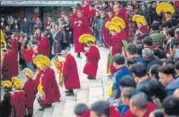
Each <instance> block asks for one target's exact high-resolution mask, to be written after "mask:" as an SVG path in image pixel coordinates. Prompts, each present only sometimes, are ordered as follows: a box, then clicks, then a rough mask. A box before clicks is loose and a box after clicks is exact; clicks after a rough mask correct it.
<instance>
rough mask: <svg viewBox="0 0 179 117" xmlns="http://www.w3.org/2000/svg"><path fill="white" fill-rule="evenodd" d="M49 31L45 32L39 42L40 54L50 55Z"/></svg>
mask: <svg viewBox="0 0 179 117" xmlns="http://www.w3.org/2000/svg"><path fill="white" fill-rule="evenodd" d="M46 34H47V33H44V34H43V37H42V40H41V41H40V42H39V44H38V45H37V51H38V53H39V54H42V55H45V56H48V57H49V55H50V43H49V40H48V38H47V35H46Z"/></svg>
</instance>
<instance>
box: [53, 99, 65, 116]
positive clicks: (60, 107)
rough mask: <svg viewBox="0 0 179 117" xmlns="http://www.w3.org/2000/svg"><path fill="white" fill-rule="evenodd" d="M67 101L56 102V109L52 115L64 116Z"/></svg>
mask: <svg viewBox="0 0 179 117" xmlns="http://www.w3.org/2000/svg"><path fill="white" fill-rule="evenodd" d="M64 105H65V102H56V103H54V111H53V114H52V117H62V115H63V111H64Z"/></svg>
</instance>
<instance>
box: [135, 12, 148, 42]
mask: <svg viewBox="0 0 179 117" xmlns="http://www.w3.org/2000/svg"><path fill="white" fill-rule="evenodd" d="M132 19H133V21H135V22H136V24H137V28H138V30H137V31H136V34H135V37H134V39H138V38H139V37H141V36H143V35H145V34H149V28H148V25H147V21H146V19H145V17H144V16H141V15H134V16H133V18H132Z"/></svg>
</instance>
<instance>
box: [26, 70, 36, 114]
mask: <svg viewBox="0 0 179 117" xmlns="http://www.w3.org/2000/svg"><path fill="white" fill-rule="evenodd" d="M23 73H24V74H25V76H26V77H27V81H26V82H25V84H24V87H23V89H24V93H25V98H26V107H27V111H28V117H32V115H33V103H34V100H35V96H36V87H35V83H34V80H33V79H32V78H33V72H32V71H31V70H30V69H28V68H25V69H24V70H23Z"/></svg>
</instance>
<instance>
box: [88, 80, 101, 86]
mask: <svg viewBox="0 0 179 117" xmlns="http://www.w3.org/2000/svg"><path fill="white" fill-rule="evenodd" d="M93 87H102V82H101V80H98V79H97V80H90V81H89V88H93Z"/></svg>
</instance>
